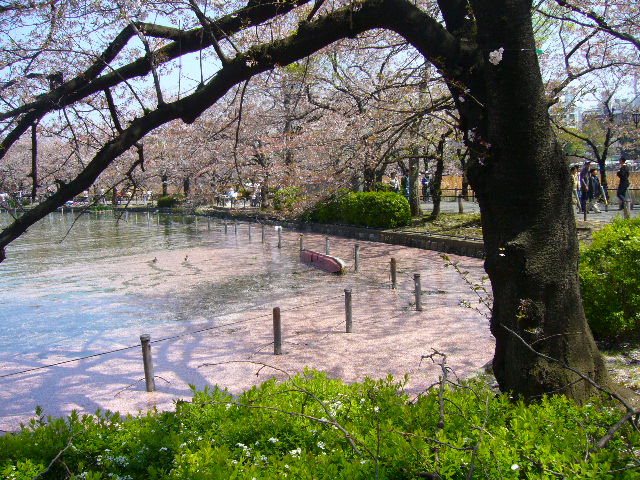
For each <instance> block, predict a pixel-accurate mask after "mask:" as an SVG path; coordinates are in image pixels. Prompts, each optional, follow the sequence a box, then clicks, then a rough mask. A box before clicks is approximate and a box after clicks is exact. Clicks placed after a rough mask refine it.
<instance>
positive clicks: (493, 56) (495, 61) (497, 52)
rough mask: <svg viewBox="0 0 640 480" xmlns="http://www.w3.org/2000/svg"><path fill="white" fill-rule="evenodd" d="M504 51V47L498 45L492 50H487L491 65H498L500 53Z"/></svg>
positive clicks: (500, 57)
mask: <svg viewBox="0 0 640 480" xmlns="http://www.w3.org/2000/svg"><path fill="white" fill-rule="evenodd" d="M503 53H504V48H502V47H500V48H499V49H497V50H494V51H493V52H489V62H490V63H492V64H493V65H498V64H499V63H500V62H501V61H502V54H503Z"/></svg>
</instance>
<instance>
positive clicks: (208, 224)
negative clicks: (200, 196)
mask: <svg viewBox="0 0 640 480" xmlns="http://www.w3.org/2000/svg"><path fill="white" fill-rule="evenodd" d="M207 230H211V217H207Z"/></svg>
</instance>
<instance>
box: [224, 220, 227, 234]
mask: <svg viewBox="0 0 640 480" xmlns="http://www.w3.org/2000/svg"><path fill="white" fill-rule="evenodd" d="M224 233H227V220H226V219H225V221H224Z"/></svg>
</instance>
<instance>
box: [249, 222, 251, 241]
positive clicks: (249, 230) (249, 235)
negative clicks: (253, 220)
mask: <svg viewBox="0 0 640 480" xmlns="http://www.w3.org/2000/svg"><path fill="white" fill-rule="evenodd" d="M249 241H251V224H249Z"/></svg>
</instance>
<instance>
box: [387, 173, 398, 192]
mask: <svg viewBox="0 0 640 480" xmlns="http://www.w3.org/2000/svg"><path fill="white" fill-rule="evenodd" d="M389 186H390V187H391V190H393V191H394V192H396V193H400V182H399V181H398V176H397V174H396V172H391V178H390V179H389Z"/></svg>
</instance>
